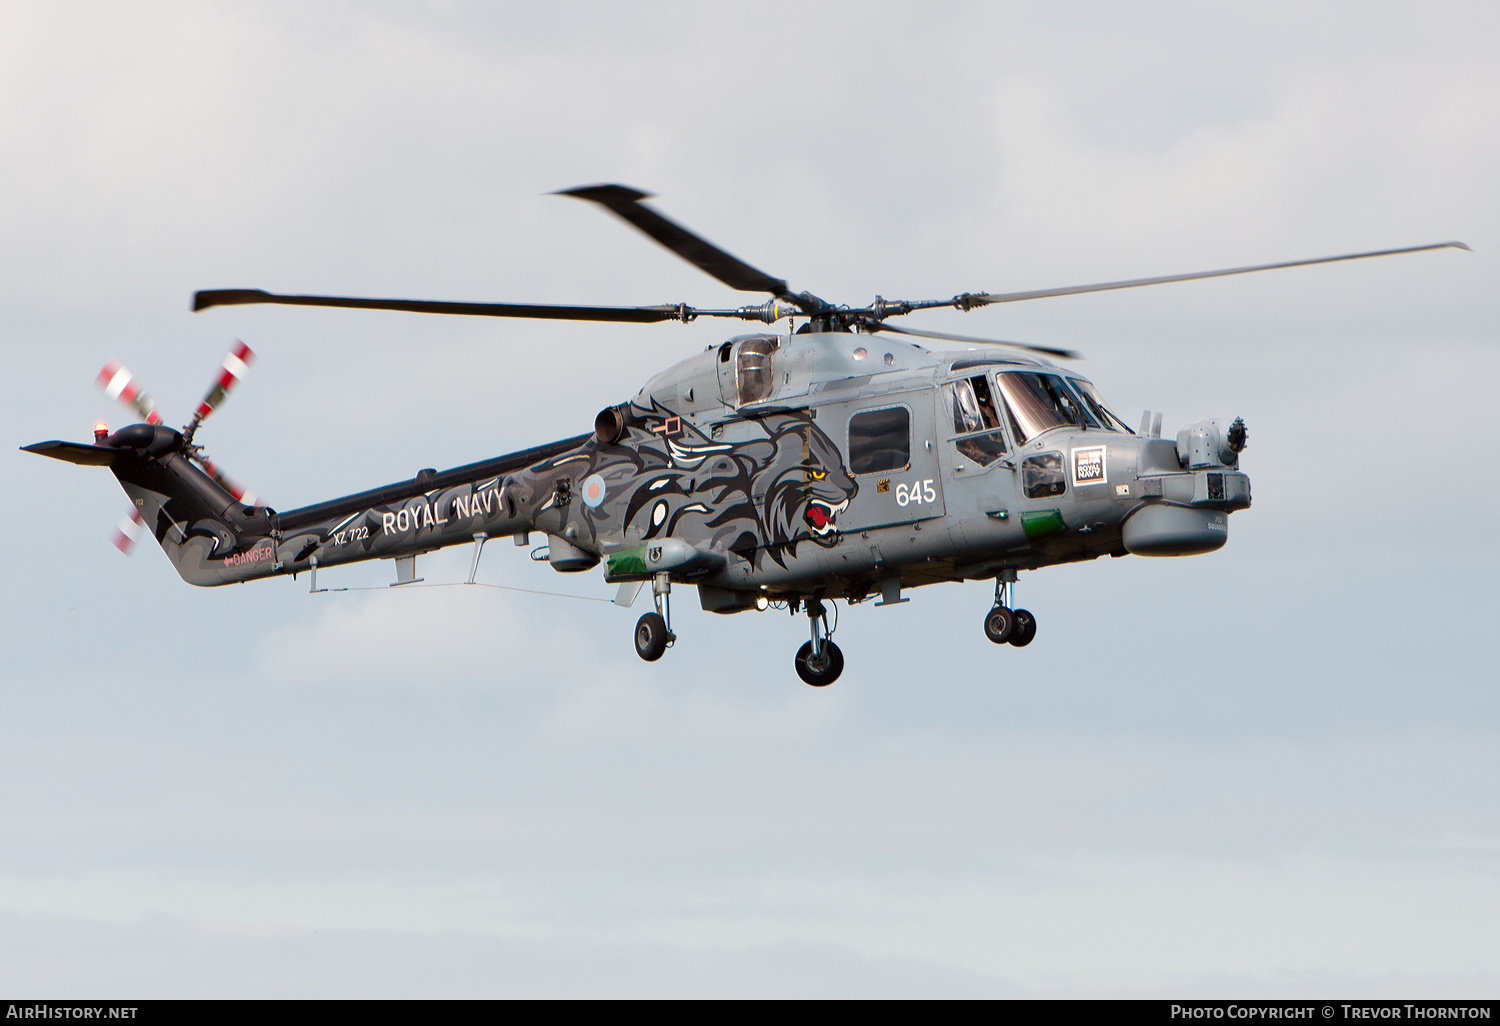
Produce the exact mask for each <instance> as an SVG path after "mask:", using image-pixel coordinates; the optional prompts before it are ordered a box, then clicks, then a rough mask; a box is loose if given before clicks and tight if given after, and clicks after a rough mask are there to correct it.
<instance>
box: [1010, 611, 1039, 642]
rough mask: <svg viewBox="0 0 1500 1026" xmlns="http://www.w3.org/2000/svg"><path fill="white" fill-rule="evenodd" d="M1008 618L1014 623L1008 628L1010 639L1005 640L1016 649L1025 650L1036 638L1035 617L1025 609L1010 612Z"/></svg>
mask: <svg viewBox="0 0 1500 1026" xmlns="http://www.w3.org/2000/svg"><path fill="white" fill-rule="evenodd" d="M1010 617H1011V620H1013V621H1014V623H1012V625H1011V628H1010V637H1009V638H1007V639H1006V640H1007V641H1009V642H1010V643H1011V644H1012V645H1014V646H1016V647H1017V648H1025V647H1026V646H1027V645H1029V644H1031V639H1032V638H1034V637H1036V617H1034V616H1032V615H1031V613H1030V612H1029V611H1028V610H1025V609H1014V610H1012V611H1011V614H1010Z"/></svg>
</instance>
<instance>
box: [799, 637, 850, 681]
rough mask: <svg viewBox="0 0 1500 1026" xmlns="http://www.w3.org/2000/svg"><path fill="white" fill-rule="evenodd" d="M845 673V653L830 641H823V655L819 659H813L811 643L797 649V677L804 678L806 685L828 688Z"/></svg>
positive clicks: (805, 643)
mask: <svg viewBox="0 0 1500 1026" xmlns="http://www.w3.org/2000/svg"><path fill="white" fill-rule="evenodd" d="M843 672H844V653H842V652H840V651H839V647H838V646H837V645H835V644H834V643H833V642H831V641H829V640H828V639H826V638H825V639H823V654H822V656H821V658H819V659H813V646H812V642H811V641H804V642H803V643H802V647H801V648H799V649H797V676H799V677H801V678H802V682H803V683H804V684H811V685H812V686H813V687H815V688H826V687H827V686H828V685H830V684H832V683H833V682H834V681H836V680H838V679H839V674H841V673H843Z"/></svg>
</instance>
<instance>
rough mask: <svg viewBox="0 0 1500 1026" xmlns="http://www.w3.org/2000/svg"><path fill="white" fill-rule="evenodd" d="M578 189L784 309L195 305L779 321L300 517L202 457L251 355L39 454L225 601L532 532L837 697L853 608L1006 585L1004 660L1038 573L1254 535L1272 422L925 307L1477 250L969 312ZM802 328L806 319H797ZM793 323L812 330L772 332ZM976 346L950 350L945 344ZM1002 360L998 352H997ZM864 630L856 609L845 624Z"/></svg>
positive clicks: (134, 401) (105, 382) (338, 302)
mask: <svg viewBox="0 0 1500 1026" xmlns="http://www.w3.org/2000/svg"><path fill="white" fill-rule="evenodd" d="M556 195H564V196H569V197H573V198H575V199H580V200H584V201H588V202H591V203H594V204H597V205H598V206H600V207H602V208H603V209H605V210H607V211H608V212H610V213H611V214H614V215H615V216H617V217H619V218H620V219H622V220H624V221H625V222H626V223H628V224H630V225H632V226H634V227H635V228H637V229H639V230H640V231H641V232H643V233H644V234H646V235H647V236H649V237H650V238H651V239H653V240H654V241H656V242H657V243H660V244H661V245H663V246H665V247H666V248H667V249H669V250H671V251H672V252H673V253H675V254H676V255H677V256H679V257H681V258H683V259H684V260H687V261H688V262H689V263H691V264H693V265H694V266H696V267H698V268H699V269H700V270H702V271H704V272H706V273H708V274H709V275H711V276H713V277H714V278H716V279H718V280H719V281H720V282H722V283H724V284H726V285H728V286H730V287H731V288H733V289H735V290H738V291H742V292H749V293H759V294H763V295H768V296H769V297H770V298H768V299H767V300H765V301H764V302H763V303H759V304H755V305H746V306H740V307H735V308H729V309H700V308H696V307H693V306H689V305H687V304H686V303H677V304H663V305H658V306H640V307H601V306H554V305H544V306H539V305H522V304H509V303H463V302H435V301H424V300H392V299H360V298H349V297H339V296H314V295H282V294H276V293H269V292H264V291H261V290H258V289H221V290H212V291H202V292H198V293H196V294H195V296H194V299H193V310H194V311H201V310H206V309H210V308H213V307H220V306H233V305H239V304H253V303H270V304H284V305H292V306H321V307H341V308H353V309H366V310H388V311H403V312H414V313H432V314H456V315H469V316H486V317H517V318H533V319H550V320H573V321H598V322H625V323H653V322H663V321H676V322H679V323H691V322H693V321H695V320H697V319H698V318H720V319H734V320H741V321H747V322H754V323H757V324H760V325H764V326H766V327H764V328H761V329H759V330H752V331H750V332H748V333H745V334H740V335H735V336H733V337H731V338H728V339H726V340H723V341H721V342H716V343H714V344H713V345H710V346H709V347H707V348H706V349H705V350H703V351H701V352H699V353H697V354H696V355H693V356H690V357H688V358H687V359H684V360H682V361H680V362H679V363H677V364H675V365H674V366H672V367H669V368H667V369H666V370H664V371H662V372H661V373H659V374H656V375H655V376H654V377H652V378H651V379H650V380H649V381H647V382H646V383H645V385H644V386H642V388H641V389H640V390H639V391H638V392H637V393H636V395H635V396H634V397H632V398H630V399H628V400H626V401H624V402H621V403H619V404H618V405H614V406H610V407H607V408H605V409H603V410H601V411H600V412H599V413H598V415H597V416H596V417H595V418H594V423H593V429H592V431H588V432H585V433H582V434H579V435H577V436H575V437H571V438H565V439H562V440H560V441H556V442H551V443H548V444H545V445H539V446H536V447H534V448H530V449H525V450H522V451H520V452H514V453H510V454H507V455H503V456H498V457H495V458H493V459H489V460H484V461H481V462H478V463H472V464H468V465H466V466H461V467H455V468H453V469H451V470H445V471H441V472H439V471H436V470H432V469H426V470H422V471H419V472H418V473H417V475H416V476H415V477H414V478H412V479H410V480H406V481H400V482H397V483H395V484H391V485H387V486H385V487H381V488H375V489H371V490H369V491H364V492H359V493H357V494H353V495H346V496H342V497H340V498H335V499H331V500H328V501H326V502H320V503H316V504H314V505H311V506H305V507H302V508H300V509H294V510H289V511H287V512H277V511H276V510H274V509H272V508H270V507H268V506H265V505H263V504H261V502H260V500H258V499H257V498H256V497H255V496H254V495H253V494H252V493H249V492H247V491H246V490H245V489H243V488H241V487H239V486H238V485H236V484H235V483H234V482H233V481H231V480H230V479H229V478H228V477H227V476H226V475H225V474H224V473H223V472H222V471H221V470H220V469H219V468H218V467H217V466H215V465H214V464H213V462H212V461H211V460H209V459H208V457H207V456H206V455H205V454H204V452H203V449H202V447H201V446H200V445H198V444H196V443H195V437H196V434H197V431H198V429H199V427H201V425H202V424H203V422H204V420H205V418H206V417H207V416H209V415H210V414H211V413H212V412H213V411H214V410H215V409H216V408H217V407H218V406H219V405H220V404H221V403H222V402H223V400H224V398H225V396H226V395H227V394H228V391H229V389H230V388H232V387H233V385H234V383H235V382H236V381H238V379H239V378H240V377H241V376H243V373H244V370H245V368H246V367H247V366H248V363H249V362H250V360H251V359H252V358H253V353H251V351H250V350H249V348H248V347H247V346H244V345H243V343H237V344H236V348H235V349H234V350H233V351H232V352H231V353H230V355H229V356H228V357H227V358H226V359H225V361H224V364H223V366H222V367H221V370H220V374H219V376H218V377H217V378H216V379H215V382H214V385H213V387H212V388H211V389H210V391H209V394H208V395H207V396H206V397H205V399H204V401H203V402H202V403H201V404H200V405H199V407H198V408H197V410H196V412H195V413H194V415H193V418H192V420H191V421H189V423H188V424H187V425H186V426H185V427H184V428H183V429H182V430H181V431H178V430H175V429H173V428H170V427H167V426H165V425H164V424H163V423H162V419H161V417H160V415H159V413H158V412H157V411H156V408H155V404H154V402H153V401H152V400H150V398H149V397H147V396H146V395H145V393H144V392H142V391H141V390H140V388H139V386H138V385H137V383H136V382H135V381H134V379H133V377H132V376H131V375H130V373H129V372H128V371H126V370H124V368H122V367H120V366H119V365H118V364H111V365H109V366H107V367H106V368H105V371H104V372H102V373H101V375H100V383H101V385H102V386H103V387H104V388H105V390H106V392H108V393H109V394H111V395H112V397H115V398H119V399H121V400H122V401H124V402H126V403H127V405H129V406H130V407H131V408H132V409H133V410H135V411H136V412H137V413H138V414H139V415H140V416H141V418H142V422H141V423H137V424H132V425H130V426H127V427H123V428H121V429H119V430H117V431H115V432H113V433H110V432H109V431H108V429H107V428H106V427H105V426H104V425H102V424H101V425H97V426H96V429H95V438H94V442H93V444H85V443H76V442H68V441H56V440H54V441H47V442H39V443H36V444H33V445H28V446H24V447H23V448H24V449H25V451H28V452H34V453H37V454H40V455H43V456H49V457H53V458H55V459H60V460H64V461H67V462H71V463H76V464H82V465H89V466H105V467H109V468H110V470H111V471H112V472H113V473H114V475H115V477H116V478H117V479H118V480H119V482H120V484H121V485H122V486H123V488H124V490H125V492H126V494H127V495H128V496H129V498H130V500H131V503H132V510H131V516H130V517H129V518H127V520H126V521H124V522H122V524H121V527H120V531H119V532H118V534H117V539H116V541H117V544H120V545H121V547H122V548H126V547H127V546H126V545H125V544H122V543H121V538H122V537H123V538H125V540H126V541H128V540H129V536H130V534H131V533H132V532H138V531H139V530H141V529H142V528H144V529H148V530H150V531H151V533H152V534H153V535H154V536H155V538H156V540H157V542H158V543H159V544H160V545H161V547H162V549H163V550H164V551H165V552H166V554H167V556H168V558H169V559H170V560H171V562H172V564H173V566H174V567H175V568H176V570H177V572H178V573H179V574H180V575H181V577H182V578H183V580H185V581H187V582H188V583H190V584H194V585H200V586H215V585H222V584H232V583H242V582H245V581H250V580H257V579H260V578H266V577H277V576H284V575H288V574H291V575H295V574H297V573H300V572H308V573H310V574H311V590H313V591H315V592H316V591H319V590H326V589H319V588H318V585H317V572H318V570H319V569H320V568H327V567H333V566H339V565H342V564H348V563H353V562H358V561H363V560H371V559H390V560H393V561H394V563H395V575H396V581H395V582H394V583H393V585H392V587H399V586H403V585H409V584H414V583H417V582H419V581H421V580H422V578H420V577H418V576H417V569H416V560H417V557H418V556H420V555H422V554H424V553H429V552H432V551H434V550H437V549H440V548H444V547H447V546H453V545H472V546H473V560H472V564H471V568H470V572H469V583H473V582H474V578H475V575H476V573H477V571H478V567H479V561H480V557H481V554H482V552H483V549H484V545H485V542H486V541H487V540H490V539H498V538H501V537H505V536H509V537H512V538H514V540H515V543H516V544H517V545H518V546H523V547H529V546H530V544H531V539H532V536H533V535H534V534H540V535H542V536H543V537H544V538H545V545H542V546H538V547H537V548H536V549H535V550H533V551H532V553H531V555H532V558H533V559H536V560H538V561H545V562H547V563H548V564H550V565H551V567H552V569H553V570H556V571H559V572H561V573H579V572H583V571H588V570H592V569H593V568H595V567H597V566H599V565H600V564H601V563H602V564H603V570H604V580H605V582H606V583H607V584H613V585H617V586H618V589H617V592H616V595H615V598H614V602H615V603H616V604H618V605H620V606H625V607H629V606H631V605H633V604H634V602H635V601H636V599H637V597H638V596H639V594H640V592H641V591H642V590H643V588H644V587H645V586H646V585H647V584H649V585H650V587H651V596H652V605H653V608H652V609H651V610H650V611H648V612H646V613H645V614H644V615H642V616H641V617H640V618H639V620H638V621H637V622H636V626H635V631H634V635H633V638H634V645H635V650H636V653H637V654H638V655H639V656H640V657H641V658H642V659H644V660H647V661H655V660H657V659H660V658H661V657H662V655H663V654H664V653H665V652H666V651H667V649H668V648H670V647H671V646H672V645H673V643H674V642H675V640H676V634H675V633H674V631H673V628H672V614H671V595H672V589H673V586H674V585H676V586H678V587H695V588H696V589H697V593H698V599H699V603H700V605H701V606H702V608H703V609H704V610H706V611H710V612H714V613H724V614H730V613H740V612H748V611H763V610H766V609H770V608H776V609H784V610H786V611H788V612H789V613H791V614H792V615H794V616H795V615H798V614H799V613H801V614H804V615H805V616H806V617H807V621H808V640H807V641H806V642H804V643H803V644H802V645H801V647H800V648H799V649H798V651H797V653H796V656H795V659H794V665H795V669H796V672H797V675H798V676H799V677H800V678H801V679H802V680H803V681H804V682H806V683H807V684H809V685H812V686H814V687H824V686H827V685H829V684H832V683H833V682H834V681H835V680H836V679H837V678H838V677H839V675H840V674H841V673H842V672H843V667H844V657H843V653H842V652H841V650H840V649H839V646H838V645H837V644H835V643H834V641H833V639H832V631H831V630H830V628H829V621H828V610H829V606H830V604H831V603H833V602H834V601H837V600H843V601H844V602H845V603H846V604H849V605H857V604H860V603H862V602H865V601H867V600H872V599H873V600H874V601H873V603H872V604H873V605H876V606H890V605H897V604H900V603H904V602H907V601H909V600H908V599H907V598H905V597H903V595H904V593H905V592H907V591H909V590H912V589H915V588H919V587H922V586H924V585H930V584H938V583H944V582H961V581H993V582H994V597H993V601H992V603H991V606H990V608H989V610H988V611H987V612H986V614H985V616H984V619H983V629H984V633H985V636H986V637H987V638H988V639H989V640H990V641H992V642H994V643H995V644H997V645H1010V646H1015V647H1021V646H1025V645H1028V644H1030V643H1031V641H1032V640H1033V638H1034V637H1035V636H1036V631H1037V621H1036V617H1035V615H1034V614H1032V613H1031V612H1030V611H1028V610H1026V609H1024V608H1020V607H1018V606H1017V603H1016V599H1015V592H1016V587H1017V578H1018V574H1019V573H1020V572H1021V571H1023V570H1037V569H1040V568H1042V567H1047V566H1053V565H1057V564H1062V563H1069V562H1077V561H1082V560H1092V559H1096V558H1099V557H1102V556H1106V555H1107V556H1112V557H1118V556H1125V555H1139V556H1187V555H1196V554H1201V553H1206V552H1212V551H1214V550H1216V549H1219V548H1221V547H1222V546H1223V545H1224V544H1225V543H1226V541H1227V540H1228V520H1229V515H1230V514H1231V513H1234V512H1236V511H1238V510H1243V509H1247V508H1249V506H1250V504H1251V495H1250V479H1249V477H1248V476H1247V475H1246V474H1245V473H1244V472H1243V471H1242V470H1241V469H1240V454H1241V452H1243V451H1244V449H1245V447H1246V445H1247V442H1248V438H1249V433H1248V430H1247V428H1246V426H1245V423H1244V421H1243V420H1242V419H1240V418H1235V419H1234V420H1233V421H1231V422H1229V423H1228V424H1226V423H1224V422H1223V421H1221V420H1204V421H1199V422H1197V423H1195V424H1192V425H1190V426H1188V427H1186V428H1184V429H1182V430H1180V431H1178V432H1177V434H1176V435H1175V437H1163V435H1162V414H1161V413H1152V412H1150V411H1148V412H1147V413H1146V414H1145V415H1144V416H1143V417H1142V419H1141V421H1140V422H1139V425H1138V426H1137V427H1135V428H1132V427H1131V426H1130V425H1128V424H1127V423H1126V422H1125V421H1124V420H1123V419H1122V418H1121V417H1120V416H1118V415H1117V414H1116V413H1115V411H1114V409H1113V408H1111V407H1110V406H1109V405H1108V404H1107V403H1106V402H1105V401H1104V399H1103V397H1102V395H1101V393H1100V391H1099V390H1098V389H1097V388H1096V387H1095V385H1094V383H1093V382H1092V381H1090V380H1089V379H1088V378H1087V377H1085V376H1084V375H1082V374H1080V373H1077V372H1076V371H1074V370H1071V369H1066V368H1065V367H1063V366H1061V365H1059V364H1058V363H1056V362H1054V360H1053V359H1049V358H1056V359H1075V358H1077V357H1078V356H1079V354H1077V353H1075V352H1073V351H1071V350H1067V349H1059V348H1053V347H1047V346H1037V345H1029V344H1025V343H1021V342H1007V341H1002V340H996V339H984V338H973V337H969V336H966V335H954V334H949V333H945V332H938V331H929V330H925V329H918V328H912V327H907V326H904V325H897V324H893V323H891V320H892V318H896V317H902V316H905V315H908V314H912V313H915V312H918V311H921V310H927V309H934V308H940V307H948V308H956V309H958V310H962V311H971V310H976V309H979V308H982V307H986V306H991V305H994V304H999V303H1012V302H1019V301H1024V300H1032V299H1041V298H1048V297H1056V296H1066V295H1076V294H1081V293H1088V292H1101V291H1108V290H1114V289H1126V288H1137V287H1141V286H1146V285H1157V284H1164V283H1168V282H1180V281H1190V280H1196V279H1202V278H1213V277H1224V276H1229V275H1239V274H1248V273H1251V272H1257V271H1265V270H1274V269H1279V268H1290V267H1301V266H1309V265H1314V264H1324V263H1335V262H1340V261H1348V260H1360V259H1366V258H1371V257H1378V256H1390V255H1395V254H1400V253H1415V252H1421V251H1425V250H1436V249H1444V248H1458V249H1465V250H1467V249H1468V248H1469V247H1468V246H1466V245H1464V244H1463V243H1461V242H1442V243H1434V244H1429V245H1423V246H1409V247H1404V248H1400V249H1386V250H1378V251H1371V252H1362V253H1350V254H1344V255H1340V256H1331V257H1321V258H1316V259H1310V260H1294V261H1285V262H1281V263H1274V264H1260V265H1256V266H1250V267H1236V268H1227V269H1223V270H1215V271H1199V272H1194V273H1188V274H1174V275H1167V276H1160V277H1153V278H1137V279H1131V280H1123V281H1114V282H1104V283H1097V284H1091V285H1075V286H1068V287H1063V288H1051V289H1038V290H1031V291H1025V292H1009V293H969V292H966V293H961V294H959V295H956V296H954V297H952V298H949V299H938V300H895V301H892V300H887V299H884V298H882V297H880V296H876V297H875V299H874V301H873V302H871V303H869V304H867V305H865V306H861V307H851V306H847V305H837V304H834V303H831V302H829V301H827V300H824V299H822V298H820V297H819V296H817V295H815V294H813V293H811V292H807V291H802V292H794V291H792V290H791V288H790V287H789V286H788V284H787V282H786V281H785V280H784V279H781V278H776V277H774V276H772V275H770V274H768V273H766V272H764V271H762V270H759V269H758V268H756V267H753V266H751V265H750V264H747V263H745V262H744V261H742V260H740V259H738V258H737V257H734V256H732V255H730V254H729V253H727V252H725V251H724V250H722V249H720V248H719V247H717V246H715V245H713V244H712V243H710V242H708V241H707V240H706V239H704V238H702V237H700V236H698V235H696V234H694V233H693V232H691V231H689V230H688V229H686V228H684V227H683V226H681V225H679V224H678V223H676V222H674V221H672V220H670V219H668V218H667V217H665V216H664V215H662V214H661V213H659V212H658V211H656V210H655V209H653V208H652V207H650V206H647V205H646V204H645V203H644V202H643V201H645V200H647V199H649V198H651V196H650V194H648V193H645V192H642V191H640V190H637V189H633V188H630V187H628V186H623V185H608V184H606V185H591V186H584V187H580V188H576V189H569V190H565V191H563V192H561V193H557V194H556ZM799 320H800V321H801V323H800V325H799V324H798V323H797V322H798V321H799ZM781 321H786V323H787V327H786V330H785V332H782V331H780V330H769V329H770V327H771V326H775V325H777V324H778V322H781ZM932 340H937V341H949V342H960V343H963V344H964V345H965V346H966V348H965V349H964V350H962V351H957V352H941V351H934V350H933V349H930V348H928V347H926V346H924V345H923V344H922V343H923V342H925V341H932ZM977 345H985V346H994V347H995V348H994V349H985V350H977V349H975V348H973V347H974V346H977ZM836 622H837V620H836V618H835V624H836Z"/></svg>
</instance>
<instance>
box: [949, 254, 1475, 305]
mask: <svg viewBox="0 0 1500 1026" xmlns="http://www.w3.org/2000/svg"><path fill="white" fill-rule="evenodd" d="M1468 248H1469V247H1468V246H1466V245H1464V244H1463V243H1462V242H1434V243H1431V244H1430V245H1426V246H1405V247H1403V248H1401V249H1377V250H1373V251H1371V252H1369V253H1346V254H1344V255H1343V256H1331V257H1318V258H1317V259H1314V260H1288V261H1285V262H1283V263H1279V264H1257V265H1256V266H1254V267H1231V268H1228V269H1227V270H1223V271H1196V272H1194V273H1192V274H1168V275H1164V276H1162V277H1160V278H1134V279H1131V280H1130V281H1110V282H1104V283H1102V284H1098V285H1070V286H1068V287H1067V288H1061V289H1035V290H1033V291H1030V292H1000V293H978V294H972V293H971V294H966V295H962V296H959V297H958V298H957V299H955V300H954V301H953V302H954V305H955V306H958V307H960V308H961V309H964V310H968V309H971V308H972V307H976V306H988V305H990V304H991V303H1017V302H1020V301H1021V300H1023V299H1046V298H1048V297H1049V296H1074V295H1077V294H1079V293H1080V292H1108V291H1110V290H1111V289H1133V288H1136V287H1138V286H1141V285H1162V284H1164V283H1166V282H1169V281H1193V280H1195V279H1198V278H1223V277H1227V276H1228V275H1231V274H1249V273H1251V272H1252V271H1275V270H1278V269H1280V268H1283V267H1307V266H1309V265H1311V264H1335V263H1338V262H1340V261H1342V260H1366V259H1368V258H1370V257H1380V256H1393V255H1395V254H1397V253H1421V252H1423V251H1424V250H1429V249H1468Z"/></svg>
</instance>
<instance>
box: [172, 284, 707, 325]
mask: <svg viewBox="0 0 1500 1026" xmlns="http://www.w3.org/2000/svg"><path fill="white" fill-rule="evenodd" d="M249 303H280V304H283V305H286V306H337V307H351V308H353V309H356V310H401V311H405V312H407V313H435V314H462V315H467V316H470V317H534V318H540V319H542V320H554V321H633V322H635V323H638V324H650V323H652V322H655V321H675V320H679V319H680V317H679V312H680V310H681V309H682V308H681V307H679V306H672V305H663V306H528V305H523V304H518V303H444V302H433V301H430V300H425V299H350V298H347V297H344V296H282V295H277V294H276V293H274V292H262V291H261V290H260V289H211V290H208V291H205V292H195V293H193V309H194V310H195V311H197V310H207V309H208V308H209V307H211V306H236V305H239V304H249Z"/></svg>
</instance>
